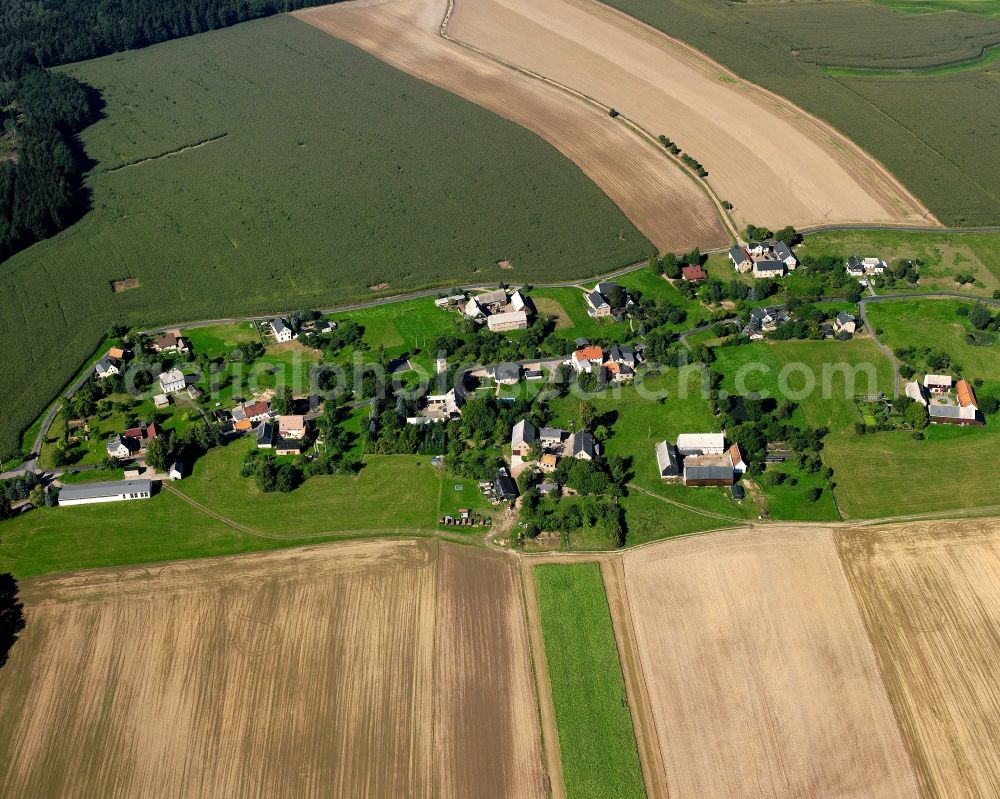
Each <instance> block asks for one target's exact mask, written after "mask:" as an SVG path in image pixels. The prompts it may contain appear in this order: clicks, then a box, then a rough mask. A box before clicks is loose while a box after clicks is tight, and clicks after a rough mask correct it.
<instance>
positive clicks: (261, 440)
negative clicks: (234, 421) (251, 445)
mask: <svg viewBox="0 0 1000 799" xmlns="http://www.w3.org/2000/svg"><path fill="white" fill-rule="evenodd" d="M248 421H249V420H248ZM277 440H278V428H277V426H276V425H275V424H274V423H273V422H264V424H262V425H260V426H259V427H258V428H257V449H273V448H274V443H275V442H276V441H277Z"/></svg>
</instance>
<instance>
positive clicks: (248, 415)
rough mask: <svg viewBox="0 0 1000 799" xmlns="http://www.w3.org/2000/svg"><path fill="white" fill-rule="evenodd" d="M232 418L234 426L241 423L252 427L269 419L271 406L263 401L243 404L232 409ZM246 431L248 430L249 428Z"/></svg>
mask: <svg viewBox="0 0 1000 799" xmlns="http://www.w3.org/2000/svg"><path fill="white" fill-rule="evenodd" d="M232 416H233V423H234V426H235V425H238V424H240V423H241V422H249V423H250V425H254V424H256V423H257V422H260V421H262V420H264V419H269V418H270V417H271V406H270V405H269V404H268V403H266V402H264V401H263V400H257V401H256V402H245V403H243V404H242V405H237V406H236V407H235V408H233V413H232ZM247 429H249V427H248V428H247Z"/></svg>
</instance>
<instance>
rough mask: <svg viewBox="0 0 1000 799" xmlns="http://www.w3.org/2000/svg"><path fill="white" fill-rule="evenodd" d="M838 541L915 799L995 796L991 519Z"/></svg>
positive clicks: (997, 605) (997, 647)
mask: <svg viewBox="0 0 1000 799" xmlns="http://www.w3.org/2000/svg"><path fill="white" fill-rule="evenodd" d="M839 542H840V550H841V557H842V559H843V561H844V567H845V570H846V572H847V576H848V579H849V581H850V583H851V585H852V587H853V589H854V592H855V594H856V596H857V598H858V603H859V605H860V607H861V613H862V616H863V617H864V620H865V624H866V625H867V626H868V629H869V633H870V636H871V639H872V641H873V642H874V644H875V649H876V651H877V652H878V655H879V660H880V662H881V664H882V671H883V674H884V676H885V680H886V685H887V687H888V690H889V695H890V697H891V698H892V700H893V704H894V705H895V707H896V712H897V715H898V716H899V720H900V724H901V726H902V728H903V732H904V734H905V737H906V739H907V743H908V745H909V746H910V748H911V752H912V757H913V761H914V763H916V765H917V773H918V776H919V778H920V782H921V787H922V788H923V793H924V796H926V797H934V798H935V799H945V797H974V798H975V799H987V798H988V797H996V796H1000V748H998V745H997V742H998V741H1000V522H997V521H989V522H982V521H959V522H946V523H939V524H914V525H907V526H905V527H886V528H879V529H877V530H874V529H871V528H867V529H857V530H849V531H844V532H843V533H841V534H840V535H839Z"/></svg>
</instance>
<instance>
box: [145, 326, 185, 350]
mask: <svg viewBox="0 0 1000 799" xmlns="http://www.w3.org/2000/svg"><path fill="white" fill-rule="evenodd" d="M150 346H151V347H152V349H153V350H155V351H156V352H185V351H186V350H187V348H188V345H187V342H186V341H185V340H184V339H183V338H182V337H181V331H180V330H170V331H168V332H166V333H161V334H160V335H158V336H157V337H156V338H155V339H153V343H152V344H151V345H150Z"/></svg>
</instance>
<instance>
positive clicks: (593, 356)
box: [569, 345, 604, 374]
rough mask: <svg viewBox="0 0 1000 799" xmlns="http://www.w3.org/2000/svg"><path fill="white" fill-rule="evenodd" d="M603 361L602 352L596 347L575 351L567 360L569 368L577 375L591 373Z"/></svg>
mask: <svg viewBox="0 0 1000 799" xmlns="http://www.w3.org/2000/svg"><path fill="white" fill-rule="evenodd" d="M603 360H604V350H602V349H601V348H600V347H598V346H596V345H592V346H587V347H583V348H582V349H578V350H576V351H575V352H574V353H573V354H572V355H571V356H570V359H569V363H570V366H572V367H573V369H574V370H576V372H577V374H580V373H582V372H587V373H590V372H593V371H594V369H595V368H598V367H599V366H600V365H601V362H602V361H603Z"/></svg>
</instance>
